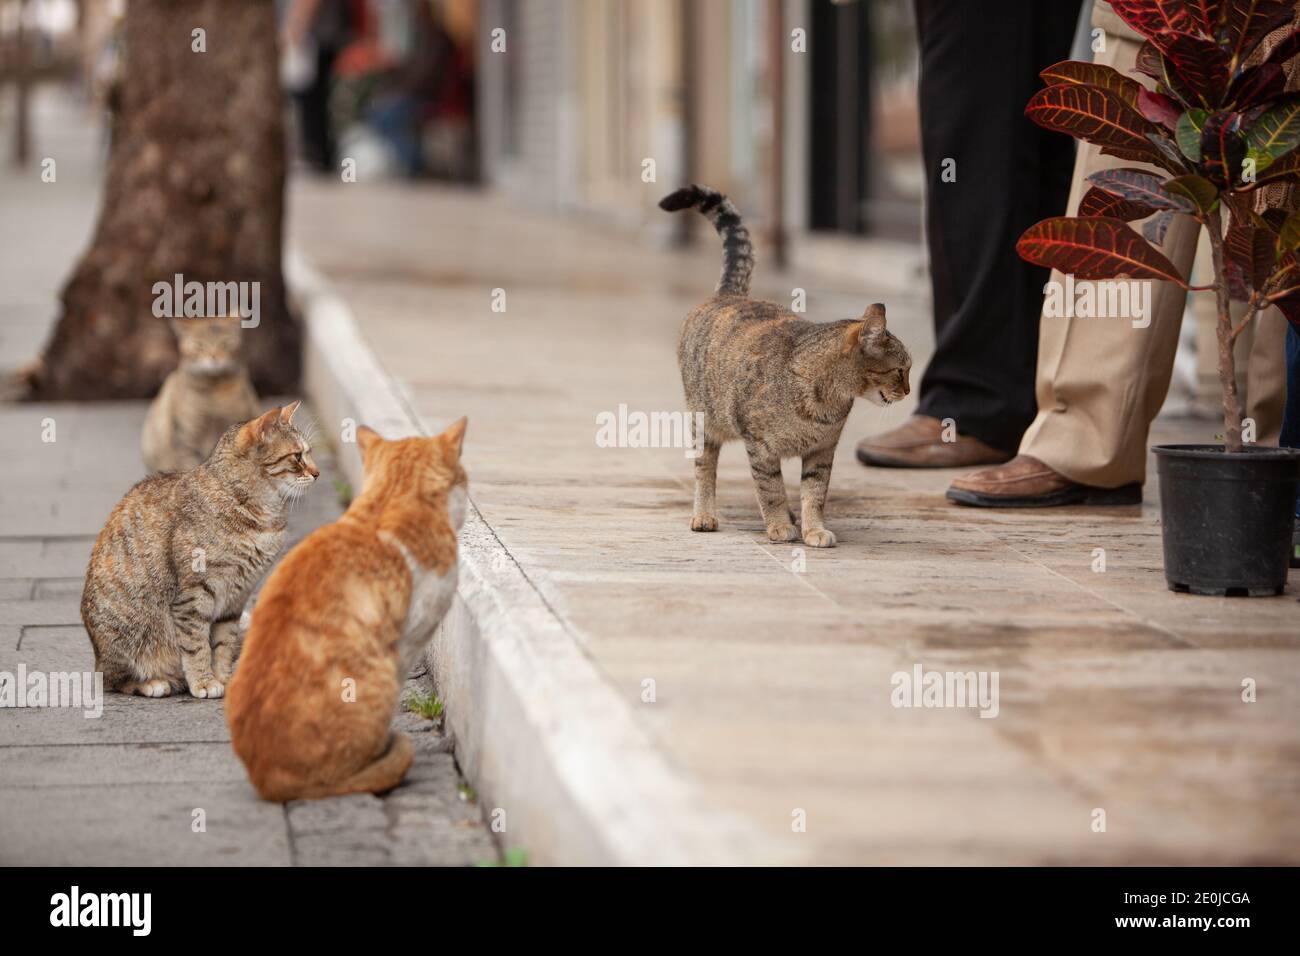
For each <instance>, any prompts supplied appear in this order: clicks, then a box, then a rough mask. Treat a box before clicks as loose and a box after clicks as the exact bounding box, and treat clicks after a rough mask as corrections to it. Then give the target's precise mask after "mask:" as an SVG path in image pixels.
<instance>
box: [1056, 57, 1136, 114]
mask: <svg viewBox="0 0 1300 956" xmlns="http://www.w3.org/2000/svg"><path fill="white" fill-rule="evenodd" d="M1038 75H1039V76H1041V77H1042V78H1043V82H1044V83H1046V84H1047V85H1048V86H1058V85H1060V84H1062V83H1073V84H1086V85H1088V86H1100V87H1101V88H1102V89H1103V90H1110V91H1111V92H1113V93H1118V94H1119V96H1120V98H1121V99H1122V100H1123V101H1124V102H1125V103H1127V104H1128V105H1129V106H1134V107H1135V106H1137V101H1138V94H1139V91H1140V90H1141V89H1142V84H1141V83H1139V82H1138V81H1137V80H1132V79H1129V78H1128V77H1127V76H1125V75H1124V74H1123V73H1120V72H1119V71H1118V70H1116V69H1114V68H1112V67H1109V66H1105V65H1104V64H1101V63H1082V62H1080V61H1079V60H1062V61H1061V62H1060V63H1053V64H1052V65H1051V66H1049V67H1048V68H1047V69H1045V70H1043V72H1041V73H1039V74H1038Z"/></svg>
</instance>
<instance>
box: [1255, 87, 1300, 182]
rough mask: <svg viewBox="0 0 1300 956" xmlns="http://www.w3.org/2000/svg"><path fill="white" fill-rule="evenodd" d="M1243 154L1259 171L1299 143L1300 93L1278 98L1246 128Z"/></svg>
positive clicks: (1299, 144)
mask: <svg viewBox="0 0 1300 956" xmlns="http://www.w3.org/2000/svg"><path fill="white" fill-rule="evenodd" d="M1245 135H1246V157H1247V158H1248V159H1253V160H1254V161H1255V171H1256V172H1261V171H1263V170H1265V169H1267V168H1268V167H1269V166H1271V165H1272V164H1273V161H1274V160H1276V159H1279V158H1281V157H1282V156H1285V155H1286V154H1287V153H1289V152H1291V150H1293V149H1295V148H1296V146H1300V96H1294V95H1293V96H1287V97H1284V98H1282V99H1280V100H1278V101H1277V102H1276V103H1275V104H1274V105H1273V106H1272V107H1271V108H1270V109H1268V110H1266V111H1265V112H1264V113H1263V114H1261V115H1260V117H1259V118H1258V119H1257V120H1255V122H1254V123H1252V124H1251V127H1250V129H1248V130H1246V134H1245Z"/></svg>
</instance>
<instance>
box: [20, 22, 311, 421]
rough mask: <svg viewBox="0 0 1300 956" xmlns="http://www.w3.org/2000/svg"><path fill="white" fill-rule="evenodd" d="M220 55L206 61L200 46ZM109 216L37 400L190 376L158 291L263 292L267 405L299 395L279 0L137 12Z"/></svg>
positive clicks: (110, 393) (258, 356)
mask: <svg viewBox="0 0 1300 956" xmlns="http://www.w3.org/2000/svg"><path fill="white" fill-rule="evenodd" d="M199 29H201V30H203V31H205V36H204V41H205V45H206V52H196V50H195V49H194V46H195V39H194V37H195V35H194V31H195V30H199ZM119 93H120V98H119V99H118V108H117V112H116V114H115V116H114V123H113V135H112V145H111V147H110V150H109V160H108V175H107V180H106V184H105V189H104V200H103V207H102V209H101V210H100V216H99V222H98V225H97V226H96V228H95V233H94V238H93V240H92V242H91V246H90V249H89V250H88V251H87V252H86V253H85V254H84V255H83V256H82V258H81V261H80V262H79V263H78V264H77V266H76V268H75V269H74V271H73V273H72V276H71V277H70V278H69V280H68V282H67V285H66V286H65V287H64V289H63V295H62V306H63V308H62V313H61V315H60V318H59V321H58V324H57V326H56V328H55V330H54V333H53V335H52V336H51V337H50V340H49V342H48V343H47V344H46V346H45V351H44V354H43V355H42V356H41V358H40V360H38V361H37V362H36V363H35V364H34V366H33V367H32V368H31V369H30V371H29V373H28V386H29V391H30V394H31V396H32V397H34V398H41V399H107V398H140V397H146V396H149V395H151V394H153V393H154V392H155V391H156V390H157V389H158V387H159V385H160V384H161V383H162V380H163V378H164V377H165V376H166V375H167V373H168V372H170V371H171V370H172V368H173V367H174V366H175V362H176V347H175V341H174V339H173V336H172V332H171V330H170V328H169V325H168V321H167V319H166V318H156V317H155V316H154V314H153V301H154V293H153V285H154V283H155V282H159V281H166V282H171V281H172V279H173V276H174V275H175V274H176V273H181V274H182V275H183V276H184V277H185V280H186V281H187V282H189V281H198V282H203V283H207V282H209V281H211V282H257V283H259V284H260V322H259V325H258V326H257V327H256V328H249V329H246V330H245V333H244V334H245V339H244V343H245V347H246V353H247V357H248V360H249V364H250V367H251V369H252V372H253V378H254V384H255V385H256V387H257V388H258V390H259V391H260V392H262V393H263V394H270V393H276V392H279V393H284V392H287V391H291V390H292V389H294V388H295V387H296V385H297V381H298V372H299V364H300V358H301V356H300V328H299V325H298V323H297V322H296V320H295V318H294V317H293V316H292V315H291V314H290V312H289V309H288V305H287V300H286V296H285V288H284V277H283V274H282V271H281V237H282V230H283V214H284V174H285V158H284V122H283V115H282V105H281V102H282V101H281V95H280V88H279V71H278V53H277V48H276V20H275V10H274V3H273V0H131V2H130V3H128V4H127V13H126V39H125V69H124V71H123V77H122V86H121V90H120V91H119Z"/></svg>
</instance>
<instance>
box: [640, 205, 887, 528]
mask: <svg viewBox="0 0 1300 956" xmlns="http://www.w3.org/2000/svg"><path fill="white" fill-rule="evenodd" d="M659 207H660V208H661V209H665V210H667V211H668V212H676V211H678V210H681V209H698V210H699V211H700V212H701V213H703V214H704V215H705V216H706V217H708V219H709V221H710V222H712V223H713V226H714V228H715V229H717V231H718V234H719V235H720V236H722V249H723V262H722V276H721V278H720V279H719V280H718V286H717V289H716V290H715V292H714V295H713V298H711V299H709V300H708V301H707V302H704V303H703V304H702V305H700V306H698V307H696V308H695V310H694V311H692V312H691V313H690V315H688V316H687V317H686V321H685V322H684V323H683V325H682V331H681V337H680V338H679V339H678V343H677V362H678V365H679V366H680V367H681V372H682V385H683V386H684V387H685V390H686V404H687V408H688V410H689V411H691V412H703V413H704V416H705V418H704V441H703V447H702V449H701V453H700V455H699V457H697V458H696V459H695V513H694V516H693V517H692V518H691V530H692V531H716V530H717V528H718V519H717V517H716V515H715V514H714V488H715V485H716V483H717V473H718V451H719V449H720V447H721V445H722V444H723V442H727V441H732V440H734V439H740V440H742V441H743V442H744V443H745V450H746V451H747V452H748V453H749V467H750V471H751V472H752V473H753V476H754V484H755V485H756V486H757V490H758V506H759V508H760V509H761V510H762V512H763V523H764V524H765V525H766V526H767V536H768V538H769V539H770V540H772V541H795V540H797V539H798V538H799V532H798V531H797V530H796V529H795V527H794V521H795V520H797V519H795V517H794V512H793V511H791V510H790V507H789V504H788V503H787V501H786V495H785V482H784V480H783V479H782V477H781V459H782V458H793V457H799V458H802V459H803V471H802V481H801V485H800V496H801V498H802V506H803V517H802V524H803V540H804V543H805V544H808V545H811V546H812V547H815V548H830V547H834V545H835V535H834V534H833V533H832V532H831V531H830V530H829V529H828V528H826V527H825V525H824V524H823V522H822V511H823V508H824V507H825V504H826V489H827V486H828V485H829V484H830V477H831V461H832V459H833V458H834V457H835V445H836V443H837V442H838V441H839V439H840V430H841V429H843V427H844V420H845V419H846V418H847V417H848V414H849V410H850V409H851V408H852V407H853V399H854V398H855V397H858V396H861V397H864V398H866V399H867V400H868V401H869V402H871V403H873V404H876V405H887V404H889V403H890V402H893V401H897V400H899V399H901V398H902V397H903V396H905V395H906V394H907V393H908V384H907V378H908V373H909V372H910V371H911V368H912V359H911V356H909V355H908V353H907V349H906V348H904V347H903V343H902V342H900V341H899V340H898V339H897V338H895V337H894V336H893V335H892V334H891V333H890V332H889V331H887V330H886V329H885V307H884V306H883V305H879V304H877V305H873V306H871V307H870V308H868V309H867V311H866V313H865V314H864V315H863V317H862V318H861V319H845V320H842V321H839V322H827V323H824V324H814V323H811V322H805V321H802V320H800V319H798V318H796V317H795V316H794V314H793V313H791V312H790V311H788V310H786V309H783V308H781V306H779V305H777V304H775V303H773V302H761V301H758V300H755V299H751V298H749V278H750V274H751V273H752V272H753V270H754V253H753V247H752V246H751V245H750V241H749V231H748V230H747V229H746V228H745V226H744V225H743V224H742V223H741V221H740V214H739V213H737V212H736V207H735V206H733V205H732V204H731V201H730V200H729V199H727V197H726V196H724V195H722V194H721V193H719V192H718V191H717V190H714V189H709V188H708V187H705V186H687V187H686V188H684V189H679V190H677V191H676V192H675V193H672V194H671V195H669V196H666V197H665V198H664V199H663V200H662V201H661V202H660V203H659ZM697 441H698V439H697Z"/></svg>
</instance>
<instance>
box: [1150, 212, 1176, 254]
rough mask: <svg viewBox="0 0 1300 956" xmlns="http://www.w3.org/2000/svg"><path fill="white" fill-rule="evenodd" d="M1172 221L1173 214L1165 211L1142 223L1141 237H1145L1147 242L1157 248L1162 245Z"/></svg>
mask: <svg viewBox="0 0 1300 956" xmlns="http://www.w3.org/2000/svg"><path fill="white" fill-rule="evenodd" d="M1173 221H1174V214H1173V212H1172V211H1171V210H1169V209H1166V210H1165V211H1164V212H1162V213H1159V214H1158V215H1155V216H1152V217H1151V218H1150V219H1148V220H1147V221H1146V222H1144V223H1142V235H1143V236H1145V237H1146V240H1147V242H1151V243H1154V244H1155V245H1157V246H1161V245H1164V242H1165V233H1167V232H1168V231H1169V224H1170V223H1171V222H1173Z"/></svg>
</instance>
